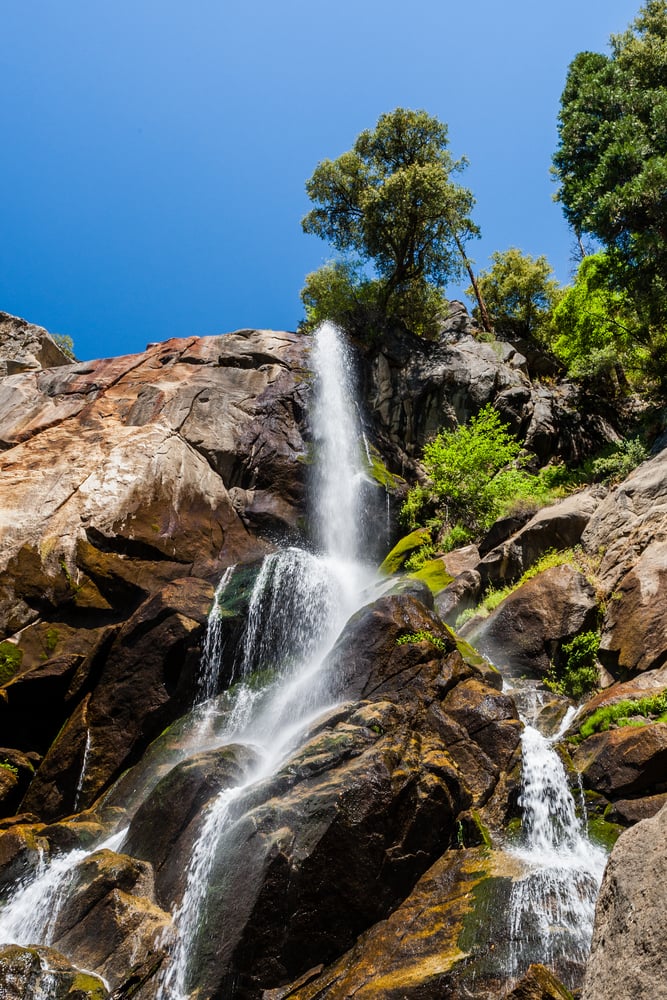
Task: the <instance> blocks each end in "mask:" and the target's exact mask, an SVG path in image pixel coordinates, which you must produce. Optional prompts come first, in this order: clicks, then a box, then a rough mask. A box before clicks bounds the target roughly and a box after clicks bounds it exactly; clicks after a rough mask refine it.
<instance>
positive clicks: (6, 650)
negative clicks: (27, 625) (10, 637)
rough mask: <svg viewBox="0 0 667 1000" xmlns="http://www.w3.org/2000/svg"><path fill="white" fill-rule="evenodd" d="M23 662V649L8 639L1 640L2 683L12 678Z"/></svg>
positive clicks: (0, 679) (0, 682)
mask: <svg viewBox="0 0 667 1000" xmlns="http://www.w3.org/2000/svg"><path fill="white" fill-rule="evenodd" d="M22 662H23V650H22V649H19V647H18V646H16V645H15V644H14V643H13V642H8V641H7V640H6V639H5V640H4V642H0V685H2V684H6V683H7V681H10V680H11V679H12V677H13V676H14V675H15V674H16V672H17V670H18V669H19V667H20V666H21V663H22Z"/></svg>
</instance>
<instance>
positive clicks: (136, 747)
mask: <svg viewBox="0 0 667 1000" xmlns="http://www.w3.org/2000/svg"><path fill="white" fill-rule="evenodd" d="M212 598H213V588H212V587H211V585H210V584H207V583H204V582H203V581H201V580H196V579H194V578H192V577H190V578H187V579H184V580H178V581H174V582H173V583H171V584H169V585H168V586H167V587H165V588H164V590H163V591H161V592H160V593H159V594H157V595H155V596H154V597H152V598H150V599H149V600H148V601H146V602H144V604H142V605H141V607H140V608H139V609H138V610H137V611H136V612H135V613H134V614H133V615H132V616H131V617H130V618H129V619H128V621H127V622H126V623H125V625H124V626H123V627H122V629H121V630H120V631H119V632H118V634H117V635H116V638H115V639H114V642H113V645H112V646H111V649H110V651H109V654H108V658H107V660H106V664H105V668H104V675H103V683H100V684H99V685H98V686H97V687H96V689H95V691H94V692H93V693H92V694H91V696H90V698H89V699H88V700H87V701H86V702H85V703H84V704H82V706H81V707H80V710H79V711H78V712H76V713H75V714H74V715H73V716H72V717H71V718H70V720H69V721H68V723H67V725H66V726H65V727H64V729H63V731H62V732H61V733H60V735H59V737H58V739H57V740H56V742H55V743H54V744H53V746H52V747H51V749H50V750H49V752H48V754H47V755H46V757H45V758H44V761H43V762H42V764H41V766H40V768H39V770H38V772H37V774H36V776H35V779H34V781H33V783H32V785H31V786H30V789H29V791H28V793H27V795H26V797H25V800H24V802H23V808H25V809H26V810H28V811H31V812H36V813H38V814H39V815H40V816H42V817H43V818H44V819H47V820H55V819H59V818H61V817H62V816H63V815H66V813H67V812H68V811H71V809H72V808H73V804H74V797H75V793H76V788H77V783H78V781H79V777H80V775H81V766H82V760H83V748H84V746H85V744H86V735H87V733H90V734H91V739H90V745H89V752H88V755H87V761H86V771H85V775H84V777H83V783H82V787H81V789H80V793H79V805H80V806H81V805H84V806H85V805H87V804H89V803H90V802H92V801H93V799H94V798H96V797H97V795H98V794H99V793H100V792H101V791H102V790H103V789H104V787H105V786H106V785H107V784H108V783H109V781H110V780H111V779H113V778H114V777H115V776H116V775H117V774H118V773H119V771H120V770H121V769H122V768H123V767H125V766H127V764H128V763H131V762H132V761H133V759H136V756H137V755H138V754H139V753H140V752H141V751H142V750H143V749H145V747H146V746H147V745H148V743H149V742H150V741H151V739H153V738H154V737H155V736H157V735H158V733H159V732H160V730H161V729H162V728H164V724H165V722H168V721H170V720H171V719H172V718H173V717H174V716H175V715H177V714H178V712H179V710H180V711H182V710H183V708H184V707H185V705H186V704H187V701H188V700H189V698H191V696H192V690H193V682H194V673H195V671H196V666H197V663H198V660H199V645H200V642H201V639H202V636H203V632H204V627H205V624H206V621H207V616H208V611H209V609H210V605H211V602H212Z"/></svg>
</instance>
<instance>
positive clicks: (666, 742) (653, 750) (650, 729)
mask: <svg viewBox="0 0 667 1000" xmlns="http://www.w3.org/2000/svg"><path fill="white" fill-rule="evenodd" d="M573 761H574V765H575V767H576V768H577V770H578V771H579V772H580V773H581V775H582V778H583V782H584V785H585V787H586V788H590V789H592V790H593V791H595V792H600V793H601V794H602V795H604V796H605V797H607V798H614V799H615V798H624V797H626V796H628V795H642V794H647V793H652V792H663V791H665V790H667V781H666V775H667V770H666V768H667V723H664V722H656V723H653V724H649V725H645V726H624V727H623V728H621V729H610V730H608V731H607V732H604V733H594V734H593V736H589V737H588V739H587V740H584V742H583V743H582V744H580V746H578V747H577V749H576V751H575V753H574V755H573Z"/></svg>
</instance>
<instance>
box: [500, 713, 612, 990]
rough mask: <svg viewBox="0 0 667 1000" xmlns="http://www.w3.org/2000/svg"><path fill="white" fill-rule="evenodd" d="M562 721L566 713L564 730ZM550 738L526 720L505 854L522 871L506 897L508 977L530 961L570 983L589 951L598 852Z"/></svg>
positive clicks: (600, 865) (600, 866)
mask: <svg viewBox="0 0 667 1000" xmlns="http://www.w3.org/2000/svg"><path fill="white" fill-rule="evenodd" d="M569 721H570V715H569V714H568V715H567V716H566V722H565V727H566V726H567V723H568V722H569ZM563 731H564V727H563V726H561V730H560V731H559V733H557V734H556V736H554V737H553V738H552V739H548V738H547V737H546V736H543V735H542V734H541V733H540V732H539V731H538V730H537V729H535V728H534V727H533V726H531V725H530V724H528V723H526V726H525V729H524V733H523V736H522V756H523V778H522V787H521V798H520V805H521V808H522V812H523V827H522V837H521V842H520V844H519V845H518V846H516V847H513V849H512V851H513V853H514V855H515V856H516V858H517V859H518V860H519V861H520V862H521V864H522V866H523V868H524V871H523V873H522V874H521V876H520V878H518V879H517V880H516V881H515V883H514V885H513V888H512V894H511V898H510V939H511V946H510V952H509V954H510V956H511V969H510V971H511V973H512V974H513V975H515V976H516V975H517V974H518V973H519V972H521V971H525V969H526V968H527V967H528V965H529V964H530V962H542V963H546V964H547V965H550V966H552V967H555V968H557V969H558V971H559V974H560V975H561V977H562V978H563V980H564V981H568V982H569V983H572V980H573V979H575V981H576V974H577V972H578V971H580V969H581V968H582V966H583V963H584V962H585V960H586V958H587V956H588V951H589V948H590V942H591V936H592V933H593V918H594V915H595V900H596V898H597V894H598V890H599V888H600V882H601V880H602V874H603V872H604V866H605V863H606V854H605V852H604V851H603V850H602V848H600V847H599V846H597V845H596V844H594V843H593V842H592V841H591V840H590V839H589V837H588V834H587V832H586V828H585V822H584V820H583V819H581V818H580V817H578V816H577V812H576V806H575V801H574V798H573V796H572V793H571V791H570V788H569V785H568V781H567V776H566V773H565V768H564V766H563V763H562V761H561V759H560V757H559V756H558V754H557V752H556V750H555V748H554V743H555V742H556V740H557V739H558V737H559V736H560V735H562V732H563Z"/></svg>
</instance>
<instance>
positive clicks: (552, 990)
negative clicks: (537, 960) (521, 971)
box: [504, 965, 573, 1000]
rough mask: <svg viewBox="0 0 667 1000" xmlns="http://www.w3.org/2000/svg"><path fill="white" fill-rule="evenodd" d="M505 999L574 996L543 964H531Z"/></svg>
mask: <svg viewBox="0 0 667 1000" xmlns="http://www.w3.org/2000/svg"><path fill="white" fill-rule="evenodd" d="M504 1000H573V997H572V994H571V993H570V991H569V990H567V989H566V988H565V987H564V986H563V984H562V983H559V982H558V980H557V979H556V977H555V976H554V975H553V974H552V973H551V972H549V970H548V969H545V967H544V966H543V965H531V966H530V967H529V969H528V971H527V972H526V975H525V976H523V978H522V979H521V980H520V982H518V983H517V985H516V986H515V987H514V989H513V990H510V992H509V993H507V994H506V995H505V997H504Z"/></svg>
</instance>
